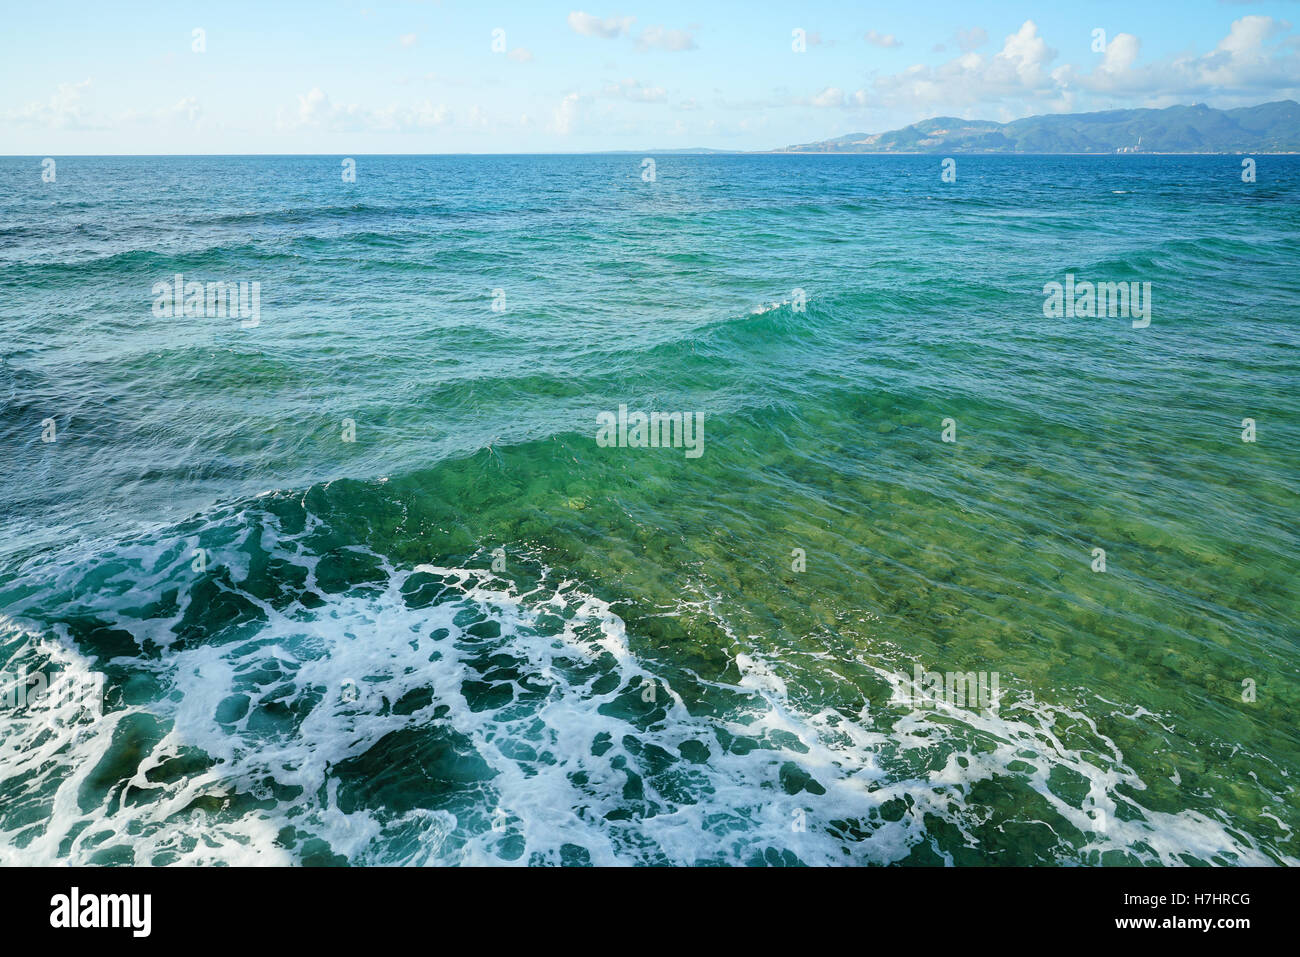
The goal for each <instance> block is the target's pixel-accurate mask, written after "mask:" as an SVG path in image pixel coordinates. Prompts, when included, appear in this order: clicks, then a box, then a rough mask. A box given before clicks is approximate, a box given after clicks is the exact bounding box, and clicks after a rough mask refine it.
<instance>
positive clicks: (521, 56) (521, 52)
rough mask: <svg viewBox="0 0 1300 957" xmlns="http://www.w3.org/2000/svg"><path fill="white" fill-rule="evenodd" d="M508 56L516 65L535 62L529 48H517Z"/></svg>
mask: <svg viewBox="0 0 1300 957" xmlns="http://www.w3.org/2000/svg"><path fill="white" fill-rule="evenodd" d="M506 56H508V57H510V59H512V60H514V61H515V62H516V63H532V62H533V54H532V51H531V50H529V49H528V48H527V47H515V48H514V49H513V50H511V51H510V52H509V53H507V54H506Z"/></svg>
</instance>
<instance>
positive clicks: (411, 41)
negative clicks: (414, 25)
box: [397, 33, 419, 47]
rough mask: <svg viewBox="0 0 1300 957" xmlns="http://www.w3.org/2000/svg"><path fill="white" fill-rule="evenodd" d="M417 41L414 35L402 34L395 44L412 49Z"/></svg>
mask: <svg viewBox="0 0 1300 957" xmlns="http://www.w3.org/2000/svg"><path fill="white" fill-rule="evenodd" d="M418 39H419V37H417V36H416V35H415V34H414V33H403V34H402V35H401V36H400V37H398V38H397V42H398V43H400V44H401V45H402V46H404V47H413V46H415V43H416V41H417V40H418Z"/></svg>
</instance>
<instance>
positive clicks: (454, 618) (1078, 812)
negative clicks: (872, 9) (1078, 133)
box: [0, 154, 1300, 866]
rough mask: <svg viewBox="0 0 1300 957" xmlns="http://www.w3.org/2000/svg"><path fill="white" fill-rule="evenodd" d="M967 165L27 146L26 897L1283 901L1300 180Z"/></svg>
mask: <svg viewBox="0 0 1300 957" xmlns="http://www.w3.org/2000/svg"><path fill="white" fill-rule="evenodd" d="M647 159H649V160H652V161H653V162H650V163H646V162H645V160H647ZM943 159H944V158H943V157H938V156H864V155H781V154H774V155H726V154H721V155H671V154H650V155H648V156H646V157H642V156H640V155H633V154H627V155H622V154H617V155H615V154H606V155H544V156H518V155H517V156H355V157H339V156H209V157H146V156H134V157H75V156H74V157H63V158H58V157H53V158H49V159H48V160H46V161H44V162H43V158H42V157H5V158H0V863H3V864H64V863H71V864H95V865H126V864H135V865H208V864H231V865H239V864H272V865H598V866H600V865H758V866H765V865H766V866H799V865H812V866H821V865H885V864H896V865H923V866H924V865H955V866H966V865H977V866H978V865H1062V866H1070V865H1089V866H1090V865H1277V864H1285V865H1293V864H1297V863H1300V839H1298V838H1297V834H1296V829H1297V827H1300V796H1298V794H1297V783H1300V782H1298V781H1297V777H1298V775H1300V722H1298V721H1297V718H1298V717H1300V664H1298V661H1300V656H1298V655H1297V651H1298V650H1300V627H1298V625H1297V622H1298V621H1300V594H1298V590H1297V586H1296V583H1297V579H1298V577H1300V576H1298V572H1300V547H1298V546H1300V521H1298V519H1300V510H1298V509H1297V498H1296V494H1297V485H1298V484H1300V389H1298V388H1297V380H1298V375H1297V373H1298V371H1300V310H1298V309H1297V306H1298V305H1300V157H1298V156H1265V155H1261V156H1257V157H1251V158H1250V159H1252V160H1253V162H1252V163H1250V164H1246V163H1244V162H1243V159H1244V158H1243V157H1239V156H1151V155H1142V154H1136V155H1118V156H1115V155H1112V156H999V155H961V156H956V157H953V158H952V159H953V162H952V163H951V164H946V163H943V162H942V160H943Z"/></svg>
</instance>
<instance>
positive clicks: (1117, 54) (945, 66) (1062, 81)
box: [870, 15, 1300, 116]
mask: <svg viewBox="0 0 1300 957" xmlns="http://www.w3.org/2000/svg"><path fill="white" fill-rule="evenodd" d="M1289 29H1290V25H1289V24H1287V23H1285V22H1283V21H1279V20H1275V19H1274V18H1272V17H1268V16H1259V15H1252V16H1245V17H1241V18H1240V19H1237V20H1235V21H1233V23H1232V25H1231V26H1230V27H1229V29H1228V32H1227V35H1226V36H1224V37H1223V39H1222V40H1220V41H1219V42H1218V44H1217V45H1216V46H1215V48H1214V49H1213V50H1211V51H1210V52H1208V53H1204V54H1199V55H1197V54H1183V55H1180V56H1176V57H1172V58H1167V59H1164V60H1161V61H1158V62H1154V63H1150V64H1145V65H1144V64H1142V63H1141V62H1140V60H1141V50H1142V43H1141V40H1140V39H1139V38H1138V37H1137V36H1134V35H1133V34H1129V33H1120V34H1117V35H1116V36H1114V37H1112V38H1111V39H1110V42H1109V43H1108V44H1107V45H1106V52H1105V53H1104V54H1103V55H1102V56H1101V58H1100V59H1098V60H1096V61H1095V63H1094V65H1093V66H1092V68H1091V69H1090V70H1085V69H1083V68H1080V67H1077V66H1074V65H1069V64H1067V65H1061V66H1054V61H1055V59H1056V51H1055V50H1053V49H1051V48H1050V47H1049V46H1048V44H1047V41H1046V40H1045V39H1044V38H1043V37H1042V36H1041V35H1040V34H1039V30H1038V26H1037V25H1036V24H1035V23H1034V21H1032V20H1026V21H1025V22H1024V23H1023V24H1022V25H1021V27H1020V29H1019V30H1017V31H1016V32H1015V33H1012V34H1010V35H1008V36H1007V37H1006V38H1005V40H1004V41H1003V43H1002V48H1001V49H1000V50H998V52H996V53H994V54H992V55H984V54H980V53H977V52H975V50H974V49H969V50H966V51H965V52H963V53H962V54H960V55H959V56H956V57H954V58H952V59H950V60H948V61H947V62H945V63H942V64H940V65H938V66H929V65H924V64H916V65H914V66H911V67H909V68H908V69H906V70H903V71H902V72H900V73H895V74H890V75H885V76H880V77H877V78H876V79H875V80H874V81H873V82H872V84H871V88H870V92H871V97H872V99H873V101H874V102H876V103H878V104H880V105H883V106H887V107H906V108H912V109H916V110H918V111H937V110H942V111H944V112H953V111H961V110H969V109H973V108H976V107H981V106H982V107H989V106H997V107H999V108H1001V110H1002V111H1003V113H1004V114H1005V115H1008V116H1015V115H1024V114H1025V113H1026V112H1028V111H1033V110H1037V111H1042V110H1074V109H1085V108H1091V109H1101V108H1105V107H1109V106H1114V105H1126V104H1130V103H1133V102H1134V101H1136V102H1137V103H1138V104H1141V105H1150V106H1160V105H1169V104H1170V103H1176V102H1186V101H1187V100H1188V99H1189V98H1191V97H1202V98H1211V97H1213V98H1215V99H1216V100H1217V101H1219V102H1223V103H1230V104H1233V103H1236V102H1238V101H1243V102H1244V101H1248V100H1251V99H1258V98H1259V97H1260V96H1268V97H1271V98H1273V99H1280V98H1283V97H1287V96H1295V95H1296V94H1297V90H1300V48H1297V46H1296V45H1295V44H1294V43H1293V42H1291V41H1290V40H1288V38H1287V37H1286V36H1284V34H1286V33H1287V31H1288V30H1289ZM977 32H978V31H976V30H972V31H962V32H960V33H959V34H958V39H959V42H960V43H961V44H962V45H964V46H970V45H971V44H973V43H975V42H976V41H977V40H978V39H979V37H978V35H977ZM1292 39H1294V38H1292ZM1084 101H1087V102H1084Z"/></svg>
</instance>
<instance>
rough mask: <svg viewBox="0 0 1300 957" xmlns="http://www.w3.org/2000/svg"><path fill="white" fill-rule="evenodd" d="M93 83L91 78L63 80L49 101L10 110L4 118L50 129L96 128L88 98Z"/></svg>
mask: <svg viewBox="0 0 1300 957" xmlns="http://www.w3.org/2000/svg"><path fill="white" fill-rule="evenodd" d="M90 85H91V84H90V78H89V77H87V78H86V79H84V80H82V81H81V82H80V83H60V84H59V86H58V88H57V89H56V90H55V91H54V93H53V95H52V96H51V97H50V98H49V100H47V101H46V102H44V103H29V104H27V106H25V107H23V108H22V109H19V110H10V111H9V112H7V113H5V114H4V118H5V119H6V120H8V121H10V122H13V123H21V124H30V125H32V126H42V127H46V128H54V129H69V130H84V129H92V128H93V123H92V121H91V117H90V112H89V107H88V106H87V104H86V103H85V100H84V97H85V93H86V91H87V90H89V89H90Z"/></svg>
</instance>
